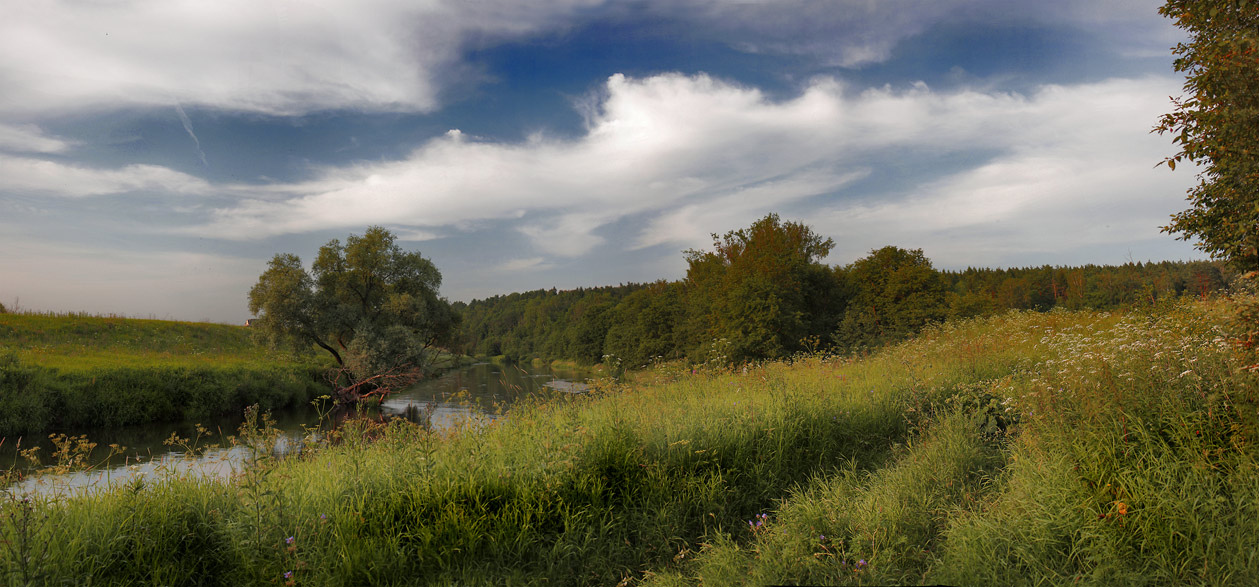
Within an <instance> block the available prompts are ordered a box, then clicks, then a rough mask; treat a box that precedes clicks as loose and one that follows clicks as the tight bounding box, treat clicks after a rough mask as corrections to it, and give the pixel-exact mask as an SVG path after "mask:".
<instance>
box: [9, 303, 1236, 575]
mask: <svg viewBox="0 0 1259 587" xmlns="http://www.w3.org/2000/svg"><path fill="white" fill-rule="evenodd" d="M1229 305H1230V303H1229V302H1226V301H1220V300H1206V301H1188V300H1179V301H1169V302H1166V303H1163V304H1160V305H1158V306H1155V307H1150V308H1145V309H1134V310H1130V311H1125V312H1117V313H1106V312H1095V311H1076V312H1071V311H1064V310H1056V311H1053V312H1048V313H1034V312H1026V311H1022V312H1020V311H1014V312H1010V313H1007V314H1003V315H1000V316H995V317H986V318H972V319H967V320H954V321H950V322H947V323H944V324H942V325H937V326H932V327H929V328H927V329H926V330H925V331H924V332H922V333H921V334H920V335H919V336H918V337H917V338H915V339H912V340H909V341H907V342H903V343H899V344H896V345H893V346H889V347H886V348H884V349H881V350H878V351H876V352H874V353H872V354H869V355H868V356H859V357H840V356H831V355H826V354H801V355H797V356H795V357H793V358H791V359H789V360H784V361H777V362H767V363H761V364H753V365H748V366H747V367H746V368H743V367H739V368H728V367H722V366H719V365H716V364H714V365H713V366H712V367H711V368H706V367H702V366H701V367H700V368H697V369H694V370H692V369H691V368H689V367H688V368H681V367H680V366H679V365H680V364H666V365H659V366H656V367H654V368H652V369H650V370H646V371H641V372H638V373H636V374H634V375H633V380H632V381H630V382H627V383H626V382H623V383H612V382H610V381H604V382H601V383H599V384H597V385H596V386H595V391H594V392H592V393H590V394H586V395H579V396H573V395H566V394H558V395H557V397H553V398H545V399H538V400H537V401H534V402H532V403H529V404H528V405H525V406H519V407H517V408H516V409H514V411H513V412H512V414H511V417H510V418H507V419H500V420H495V421H493V422H479V423H478V422H471V423H469V424H468V425H467V426H464V427H462V428H459V429H456V430H453V431H450V432H446V433H434V432H429V431H426V430H425V429H424V428H422V427H419V426H416V425H413V424H409V423H405V422H401V421H397V422H393V423H390V424H370V423H364V422H359V423H352V424H351V425H349V426H348V427H346V428H343V429H342V430H341V431H340V432H339V433H337V434H336V435H334V436H333V437H331V438H329V437H324V440H323V441H321V442H318V443H317V444H321V445H322V447H321V448H318V449H315V450H311V451H305V452H303V453H302V456H301V457H300V458H292V459H287V460H283V461H276V460H272V459H270V458H269V457H268V456H267V453H266V452H265V451H259V458H260V461H259V463H258V466H256V467H252V468H248V469H246V470H244V471H243V472H241V473H240V474H239V475H238V476H237V477H235V478H233V479H232V480H231V481H230V482H214V481H208V480H205V479H203V478H197V477H194V476H190V475H186V474H181V473H178V472H171V473H170V474H169V475H167V476H161V477H155V478H151V479H148V480H147V481H145V480H141V481H135V482H133V483H132V484H130V485H127V486H123V487H114V488H112V489H109V490H102V491H98V492H93V493H90V494H85V495H80V496H77V497H75V498H73V499H62V500H53V499H50V498H45V497H25V496H21V495H17V494H13V493H10V494H9V495H8V498H7V499H5V500H4V502H3V506H2V507H3V511H2V512H0V532H2V533H3V540H2V541H0V544H2V545H3V548H0V560H3V565H4V566H3V569H4V572H5V573H6V574H7V578H8V579H9V581H10V582H17V583H23V582H26V583H79V584H87V583H91V584H116V585H123V584H137V583H146V584H149V583H151V584H159V583H160V584H167V585H195V584H285V585H299V584H304V585H361V584H380V585H401V584H438V585H440V584H450V583H464V584H480V583H494V584H525V583H544V582H545V583H550V584H617V583H622V582H623V583H644V584H660V585H685V584H700V583H703V584H790V583H808V584H818V583H828V584H829V583H833V584H887V583H919V582H944V583H954V584H1015V583H1024V584H1026V583H1036V584H1040V583H1055V584H1056V583H1073V582H1078V581H1083V582H1087V583H1095V584H1168V583H1176V584H1185V583H1190V584H1222V583H1236V584H1246V583H1254V582H1256V581H1259V559H1257V558H1256V557H1255V556H1253V553H1254V552H1256V548H1257V547H1259V533H1257V532H1255V520H1257V519H1259V459H1257V457H1259V449H1256V446H1255V440H1256V434H1257V433H1259V428H1257V426H1259V422H1257V415H1256V400H1257V399H1259V397H1257V394H1256V385H1255V382H1254V380H1253V379H1252V377H1253V375H1251V373H1250V372H1249V371H1248V370H1247V369H1246V366H1247V365H1249V364H1251V363H1253V360H1252V357H1247V356H1244V355H1242V354H1241V352H1240V351H1239V350H1238V348H1239V347H1237V346H1235V345H1233V344H1232V343H1231V340H1232V339H1231V334H1230V330H1229V329H1230V328H1231V327H1232V326H1231V322H1230V321H1231V320H1232V318H1231V317H1232V316H1234V315H1235V312H1234V310H1233V309H1232V308H1230V307H1229ZM256 423H257V422H256V420H255V424H256ZM266 435H267V432H266V428H265V427H257V426H249V425H247V426H245V427H244V428H243V429H242V434H241V435H240V436H238V438H237V442H239V443H242V444H244V445H246V446H265V441H263V442H259V441H258V439H265V437H266ZM312 443H316V442H315V441H314V440H312Z"/></svg>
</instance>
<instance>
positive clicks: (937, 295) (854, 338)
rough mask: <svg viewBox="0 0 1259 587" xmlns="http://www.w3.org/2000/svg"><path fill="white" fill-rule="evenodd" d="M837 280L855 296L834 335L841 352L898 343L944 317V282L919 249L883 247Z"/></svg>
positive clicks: (854, 265)
mask: <svg viewBox="0 0 1259 587" xmlns="http://www.w3.org/2000/svg"><path fill="white" fill-rule="evenodd" d="M841 275H842V277H843V279H842V281H843V282H845V283H848V284H851V285H850V286H849V287H851V288H852V289H854V290H855V291H856V295H854V296H853V298H852V300H851V301H850V302H849V303H848V309H847V311H845V312H844V318H843V320H842V321H841V322H840V323H839V329H838V330H836V331H835V334H834V336H835V339H836V341H838V342H839V344H840V347H841V348H845V349H852V348H856V347H861V346H879V345H883V344H887V343H889V342H896V341H899V340H904V339H906V338H909V337H910V336H913V335H914V334H915V333H917V332H918V331H919V330H921V329H922V327H923V326H926V325H927V324H930V323H932V322H941V321H943V320H944V318H945V317H947V316H948V298H947V291H948V290H947V286H946V284H945V281H944V278H943V276H941V275H940V273H939V272H938V271H936V270H935V269H934V268H932V267H931V261H929V260H927V258H926V257H925V256H923V254H922V251H921V250H913V251H906V250H904V249H898V248H896V247H884V248H882V249H879V250H877V251H874V252H873V253H871V254H870V256H869V257H866V258H864V259H861V260H859V261H857V262H855V263H853V264H852V265H850V266H848V267H847V268H846V269H845V270H844V272H843V273H841Z"/></svg>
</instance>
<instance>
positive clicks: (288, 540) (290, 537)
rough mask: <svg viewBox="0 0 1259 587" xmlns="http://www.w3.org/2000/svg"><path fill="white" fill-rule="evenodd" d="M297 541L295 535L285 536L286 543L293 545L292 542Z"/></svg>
mask: <svg viewBox="0 0 1259 587" xmlns="http://www.w3.org/2000/svg"><path fill="white" fill-rule="evenodd" d="M296 541H297V540H296V539H295V538H294V537H292V536H289V537H288V538H285V539H284V543H285V544H288V545H292V544H293V543H294V542H296Z"/></svg>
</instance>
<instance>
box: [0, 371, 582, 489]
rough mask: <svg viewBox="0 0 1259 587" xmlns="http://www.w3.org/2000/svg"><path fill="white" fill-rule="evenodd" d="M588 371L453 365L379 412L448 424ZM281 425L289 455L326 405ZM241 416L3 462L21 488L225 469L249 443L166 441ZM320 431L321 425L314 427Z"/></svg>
mask: <svg viewBox="0 0 1259 587" xmlns="http://www.w3.org/2000/svg"><path fill="white" fill-rule="evenodd" d="M583 381H584V375H583V373H581V372H578V371H562V370H552V369H550V368H547V367H535V366H520V365H499V364H494V363H477V364H473V365H470V366H467V367H463V368H459V369H454V370H451V371H448V372H446V373H445V374H444V375H442V376H440V377H435V378H432V379H427V380H424V381H421V382H420V383H418V384H417V385H415V386H413V387H411V388H408V389H406V390H404V391H402V392H398V393H394V394H392V395H390V396H388V397H387V398H386V400H385V401H384V402H383V403H382V404H381V406H380V409H379V412H380V413H381V414H383V415H384V416H386V417H402V418H408V419H411V420H412V421H418V420H419V419H422V418H423V417H425V416H428V417H429V421H430V423H431V426H433V427H434V428H436V429H445V428H450V427H452V426H455V425H457V424H458V423H459V422H460V421H462V420H466V419H468V418H470V417H480V418H490V419H497V418H500V417H502V416H501V414H502V413H503V412H504V411H506V409H507V408H509V407H510V406H511V405H512V404H513V403H515V402H516V401H518V400H519V399H521V398H523V397H525V396H528V395H530V394H534V393H537V392H539V391H541V390H544V389H550V390H558V391H563V392H572V393H580V392H582V391H584V390H585V385H584V383H583ZM272 418H273V419H274V420H275V425H276V428H277V429H278V430H279V431H280V432H281V435H280V437H279V440H278V442H277V444H276V446H275V447H274V450H273V452H274V453H275V454H277V455H281V456H282V455H284V454H288V453H291V452H293V451H294V450H295V449H300V447H301V445H302V443H303V441H304V439H305V438H306V436H307V435H308V434H310V433H311V431H312V430H316V429H317V426H318V425H319V412H318V411H317V410H316V409H315V408H314V407H313V406H310V407H306V408H304V409H295V410H288V411H285V412H278V413H273V414H272ZM240 423H241V417H239V416H238V417H234V418H227V419H223V420H218V421H212V422H185V423H182V424H171V423H166V424H154V425H149V426H141V427H132V428H125V429H114V430H84V431H74V432H67V434H68V435H80V434H82V435H86V436H87V438H88V440H89V441H91V442H94V443H96V444H97V447H96V449H95V450H94V451H93V454H92V457H91V463H92V464H93V465H95V466H94V467H93V470H91V471H86V472H77V473H70V474H64V475H44V476H38V475H34V474H33V473H34V470H33V469H32V468H31V467H30V466H29V465H28V464H27V462H26V459H24V458H22V457H21V456H20V454H19V452H20V451H21V450H24V449H29V448H31V447H32V446H39V450H38V452H37V454H38V455H39V456H40V458H41V459H42V460H43V462H44V463H45V464H48V463H49V462H50V461H52V460H53V458H52V453H53V452H54V451H55V450H56V448H55V447H54V446H53V445H52V443H51V442H49V440H48V439H47V435H43V436H41V437H40V438H39V439H38V441H37V442H32V439H30V438H25V439H21V438H5V439H3V442H2V443H0V467H13V468H16V469H20V470H22V471H23V472H24V474H25V475H26V476H27V478H26V479H25V480H24V481H22V482H21V483H19V484H17V485H16V487H15V489H18V490H19V491H34V492H41V493H48V494H58V493H66V492H73V491H80V490H84V489H91V488H96V487H102V486H105V485H108V484H110V483H125V482H130V481H132V480H135V479H137V478H141V477H148V476H155V475H160V474H162V473H163V472H164V471H180V472H193V473H196V474H204V475H209V476H215V477H226V476H228V475H231V474H232V473H234V472H236V471H239V470H240V468H241V467H243V466H246V465H247V464H248V462H249V458H250V457H249V451H248V450H247V449H245V448H243V447H235V448H231V449H220V448H216V449H211V450H208V451H205V454H203V455H201V456H198V457H197V458H188V457H187V455H186V454H185V449H184V448H182V447H179V446H171V445H169V444H167V442H166V441H167V440H168V439H170V437H171V434H172V433H173V434H176V435H178V436H179V437H180V438H185V439H189V440H193V439H196V438H197V435H198V432H197V424H201V426H202V428H204V429H207V430H209V431H210V436H209V437H204V438H202V439H200V440H197V441H196V442H195V443H192V442H190V444H195V445H196V446H198V447H206V446H209V445H216V444H226V442H225V439H226V436H227V435H234V434H236V430H237V428H238V427H239V426H240ZM315 433H316V434H317V433H318V432H317V430H316V432H315ZM110 444H117V445H119V446H123V447H126V450H125V451H124V452H123V453H121V454H118V455H114V456H113V457H110V458H108V459H106V456H107V455H108V453H109V449H108V448H107V447H108V446H109V445H110Z"/></svg>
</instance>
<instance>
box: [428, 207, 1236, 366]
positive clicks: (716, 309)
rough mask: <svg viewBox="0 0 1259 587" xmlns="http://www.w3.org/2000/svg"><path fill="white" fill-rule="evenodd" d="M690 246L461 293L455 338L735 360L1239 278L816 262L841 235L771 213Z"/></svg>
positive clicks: (572, 353) (1178, 268)
mask: <svg viewBox="0 0 1259 587" xmlns="http://www.w3.org/2000/svg"><path fill="white" fill-rule="evenodd" d="M713 241H714V242H713V248H712V250H689V251H686V252H685V255H686V261H687V264H688V268H687V273H686V277H685V278H684V279H681V280H678V281H657V282H655V283H650V284H627V285H619V286H609V287H594V288H581V289H575V290H569V291H557V290H555V289H550V290H537V291H532V292H526V293H513V294H510V295H504V296H495V297H492V298H488V299H484V300H474V301H472V302H469V303H467V304H464V303H456V304H455V308H456V311H457V313H458V314H459V315H461V316H462V322H461V324H460V327H459V328H458V330H457V334H456V337H455V338H454V340H453V341H452V343H451V348H452V349H455V350H456V351H457V352H460V353H465V354H469V355H487V356H496V355H502V356H506V357H508V358H510V359H514V360H523V359H530V358H543V359H559V358H566V359H573V360H577V361H580V362H584V363H598V362H602V361H605V360H607V361H611V362H617V361H619V362H621V363H622V364H623V366H624V367H628V368H632V367H638V366H642V365H645V364H648V363H650V362H652V361H659V360H666V361H668V360H677V359H685V360H687V361H689V362H691V363H696V364H698V363H708V362H714V361H715V362H720V363H739V362H742V361H754V360H762V359H779V358H784V357H788V356H791V355H793V354H794V353H797V352H800V351H815V350H827V351H834V352H841V353H850V352H857V351H861V350H863V349H870V348H874V347H877V346H881V345H884V344H887V343H890V342H895V341H899V340H903V339H905V338H908V337H910V336H912V335H913V334H914V333H916V332H917V331H918V330H920V329H921V328H922V327H923V326H924V325H925V324H927V323H929V322H933V321H942V320H945V319H947V318H965V317H971V316H983V315H990V314H995V313H1000V312H1004V311H1007V310H1010V309H1027V310H1039V311H1047V310H1050V309H1053V308H1065V309H1070V310H1078V309H1099V310H1111V309H1117V308H1122V307H1129V306H1133V305H1138V304H1151V303H1156V302H1157V301H1158V300H1160V299H1167V298H1174V297H1179V296H1183V295H1193V296H1200V295H1205V294H1207V293H1209V292H1212V291H1215V290H1218V289H1220V288H1222V287H1224V286H1225V284H1226V283H1228V282H1229V281H1230V280H1232V278H1233V276H1234V273H1235V271H1234V270H1233V269H1231V268H1230V266H1228V265H1225V264H1223V263H1217V262H1208V261H1194V262H1171V261H1164V262H1157V263H1127V264H1124V265H1121V266H1097V265H1087V266H1083V267H1050V266H1043V267H1029V268H1015V269H978V268H968V269H966V270H963V271H939V270H937V269H935V268H934V267H933V266H932V263H931V261H930V260H929V259H928V258H927V257H926V256H925V255H924V254H923V252H922V251H921V250H906V249H902V248H898V247H894V246H888V247H884V248H881V249H878V250H875V251H871V252H870V254H869V255H868V256H867V257H864V258H862V259H859V260H857V261H856V262H854V263H851V264H849V265H846V266H829V265H826V264H824V263H822V262H821V260H822V259H823V258H824V257H826V255H827V254H829V253H830V251H831V250H832V248H833V247H834V243H833V241H832V240H831V239H829V238H824V237H822V236H820V235H817V234H815V233H814V232H813V231H812V230H811V229H810V228H809V227H808V226H805V225H803V224H800V223H796V222H784V221H782V220H781V219H780V218H779V217H778V216H777V215H774V214H770V215H768V216H766V217H765V218H762V219H760V220H758V221H757V222H756V223H754V224H753V225H751V226H750V227H748V228H744V229H740V230H734V231H730V232H728V233H726V234H725V235H713Z"/></svg>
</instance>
